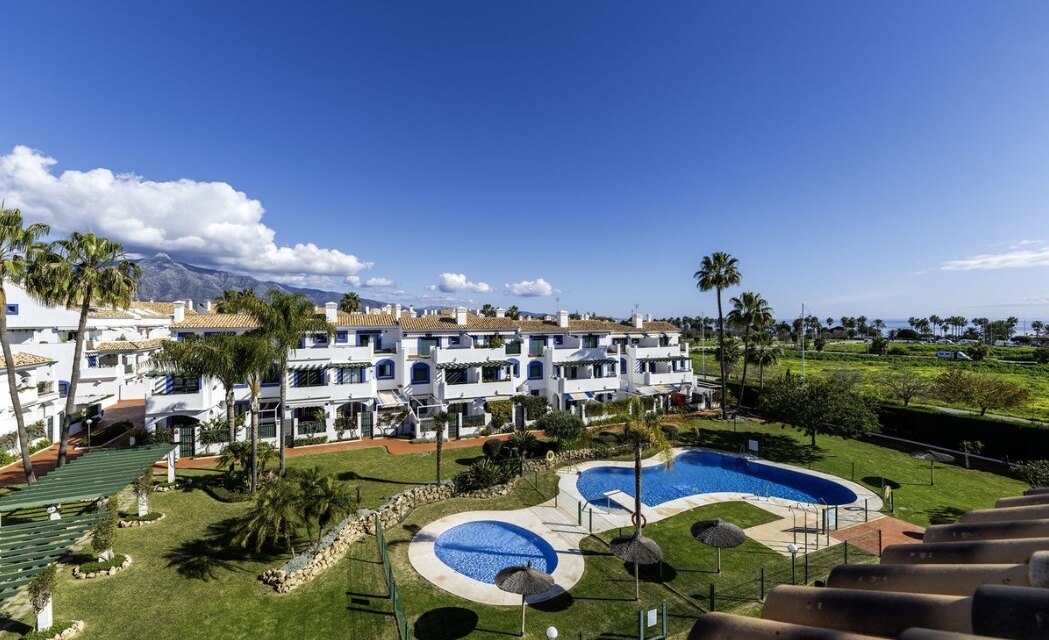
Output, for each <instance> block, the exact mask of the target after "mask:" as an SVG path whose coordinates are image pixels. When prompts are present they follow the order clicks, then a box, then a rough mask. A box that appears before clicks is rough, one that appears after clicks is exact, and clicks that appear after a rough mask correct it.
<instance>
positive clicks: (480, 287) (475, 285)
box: [427, 273, 492, 293]
mask: <svg viewBox="0 0 1049 640" xmlns="http://www.w3.org/2000/svg"><path fill="white" fill-rule="evenodd" d="M438 279H439V280H440V282H438V283H437V284H431V285H430V286H429V287H427V289H429V290H430V291H443V292H445V293H455V292H456V291H473V292H474V293H488V292H490V291H491V290H492V287H490V286H489V285H488V284H487V283H485V282H470V280H469V279H468V278H467V277H466V274H463V273H442V274H441V275H440V276H438Z"/></svg>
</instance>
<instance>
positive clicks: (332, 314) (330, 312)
mask: <svg viewBox="0 0 1049 640" xmlns="http://www.w3.org/2000/svg"><path fill="white" fill-rule="evenodd" d="M324 319H325V320H327V321H328V322H330V323H332V324H335V323H336V322H337V321H338V319H339V305H337V304H335V303H334V302H325V303H324Z"/></svg>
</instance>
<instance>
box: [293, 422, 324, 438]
mask: <svg viewBox="0 0 1049 640" xmlns="http://www.w3.org/2000/svg"><path fill="white" fill-rule="evenodd" d="M298 427H299V435H300V436H310V435H313V434H315V433H324V432H325V431H327V430H328V426H327V424H325V423H324V422H321V421H320V420H299V425H298Z"/></svg>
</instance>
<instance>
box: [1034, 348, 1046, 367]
mask: <svg viewBox="0 0 1049 640" xmlns="http://www.w3.org/2000/svg"><path fill="white" fill-rule="evenodd" d="M1034 361H1035V362H1037V363H1038V364H1049V347H1038V348H1037V349H1035V350H1034Z"/></svg>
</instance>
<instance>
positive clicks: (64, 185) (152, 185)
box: [0, 146, 372, 276]
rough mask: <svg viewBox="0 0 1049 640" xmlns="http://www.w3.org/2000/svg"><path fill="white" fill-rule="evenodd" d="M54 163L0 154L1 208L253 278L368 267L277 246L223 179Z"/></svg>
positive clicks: (335, 255)
mask: <svg viewBox="0 0 1049 640" xmlns="http://www.w3.org/2000/svg"><path fill="white" fill-rule="evenodd" d="M56 164H57V160H55V159H54V158H50V157H47V156H45V155H43V154H41V153H40V152H38V151H35V150H33V149H30V148H28V147H25V146H17V147H15V148H14V150H13V151H12V152H11V153H10V154H8V155H4V156H0V194H3V198H4V199H5V200H6V206H8V207H16V208H20V209H21V210H22V213H23V214H24V215H25V216H26V218H27V219H29V220H31V221H34V222H37V221H38V222H46V223H48V224H50V225H51V228H52V230H54V231H58V232H70V231H74V230H83V229H90V230H92V231H94V232H95V233H98V234H101V235H105V236H108V237H110V238H112V239H114V240H117V241H118V242H121V243H123V244H124V246H125V247H126V248H127V249H129V250H131V251H138V252H148V251H164V252H166V253H169V254H172V255H173V256H175V257H177V258H179V259H182V260H186V261H188V262H194V263H197V264H204V265H208V266H216V267H224V268H231V269H235V270H241V271H248V272H254V273H270V274H311V275H325V276H344V275H350V276H353V275H355V274H357V273H358V272H360V271H362V270H364V269H369V268H371V266H372V263H370V262H365V261H362V260H361V259H359V258H358V257H357V256H355V255H352V254H347V253H343V252H342V251H339V250H337V249H325V248H321V247H318V246H317V245H315V244H313V243H307V244H296V245H293V246H280V245H278V244H277V243H276V242H275V240H274V236H275V232H274V230H273V229H271V228H269V227H267V226H266V225H265V224H263V222H262V217H263V215H264V213H265V209H263V207H262V203H261V202H259V201H258V200H254V199H251V198H249V197H248V196H247V195H246V194H245V193H243V192H241V191H237V190H235V189H234V188H233V187H232V186H230V185H229V184H227V183H225V182H197V181H195V180H189V179H181V180H171V181H166V182H154V181H152V180H146V179H144V178H142V177H141V176H136V175H132V174H114V173H113V172H112V171H110V170H109V169H92V170H90V171H74V170H70V171H64V172H62V173H61V174H57V175H56V174H55V173H54V172H53V171H52V169H53V168H54V166H55V165H56Z"/></svg>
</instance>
